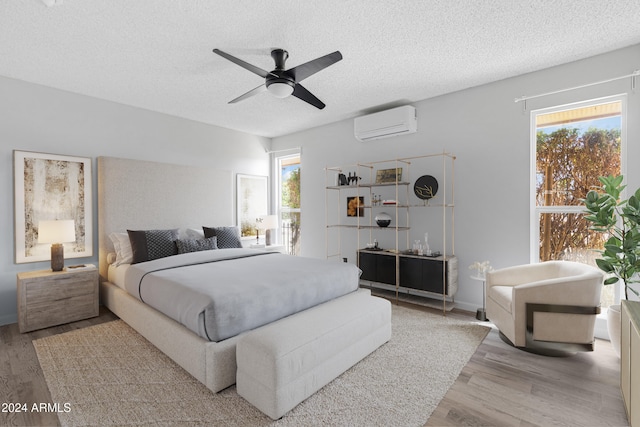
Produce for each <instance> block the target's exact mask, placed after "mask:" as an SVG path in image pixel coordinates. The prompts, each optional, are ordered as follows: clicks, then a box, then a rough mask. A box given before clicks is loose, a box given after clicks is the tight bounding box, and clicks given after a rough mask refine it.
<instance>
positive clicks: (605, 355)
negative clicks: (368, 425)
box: [0, 303, 628, 427]
mask: <svg viewBox="0 0 640 427" xmlns="http://www.w3.org/2000/svg"><path fill="white" fill-rule="evenodd" d="M400 304H402V305H405V306H409V307H412V308H417V309H420V310H425V311H432V312H435V313H441V311H440V312H438V311H437V310H431V309H429V308H425V307H416V306H413V305H408V304H405V303H400ZM448 316H452V317H457V318H460V319H465V320H470V319H473V320H475V319H474V317H473V314H472V313H468V312H463V311H459V310H454V311H453V312H452V313H449V314H448ZM114 319H117V317H116V316H115V315H114V314H112V313H111V312H110V311H109V310H107V309H105V308H103V307H101V308H100V316H99V317H96V318H93V319H88V320H83V321H80V322H75V323H71V324H68V325H62V326H56V327H53V328H49V329H43V330H40V331H34V332H31V333H27V334H20V333H19V332H18V326H17V324H12V325H6V326H0V404H1V403H26V404H27V405H28V407H29V408H31V405H32V404H33V403H43V402H44V403H46V402H51V395H50V393H49V390H48V388H47V385H46V382H45V380H44V376H43V374H42V370H41V369H40V365H39V363H38V359H37V357H36V354H35V350H34V348H33V345H32V344H31V342H32V340H34V339H37V338H41V337H45V336H50V335H55V334H59V333H63V332H67V331H71V330H74V329H79V328H84V327H87V326H91V325H95V324H99V323H103V322H108V321H111V320H114ZM619 375H620V369H619V359H618V358H617V357H616V356H615V354H614V353H613V350H612V349H611V346H610V344H609V342H608V341H598V342H597V343H596V351H594V352H592V353H580V354H577V355H576V356H573V357H570V358H549V357H543V356H537V355H533V354H529V353H525V352H523V351H520V350H516V349H514V348H511V347H509V346H508V345H506V344H505V343H503V342H502V341H501V340H500V338H499V337H498V333H497V331H496V330H493V331H492V332H490V333H489V335H488V336H487V338H486V339H485V340H484V342H483V343H482V344H481V345H480V346H479V347H478V350H477V351H476V352H475V354H474V355H473V357H472V358H471V360H470V361H469V363H468V364H467V365H466V366H465V368H464V369H463V371H462V372H461V374H460V376H459V377H458V378H457V380H456V382H455V383H454V385H453V386H452V387H451V389H450V390H449V392H448V393H447V395H446V396H445V397H444V399H443V400H442V401H441V402H440V404H439V406H438V407H437V408H436V410H435V411H434V413H433V414H432V416H431V418H430V419H429V420H428V422H427V424H426V425H427V426H463V425H466V426H522V427H531V426H550V425H554V426H559V425H566V426H605V425H609V426H628V423H627V418H626V415H625V412H624V407H623V404H622V397H621V394H620V388H619V385H618V384H619ZM427 386H428V385H427ZM0 425H3V426H13V425H16V426H22V425H27V426H57V425H59V423H58V417H57V415H56V414H55V413H48V412H31V411H28V412H25V413H21V412H13V413H6V412H5V413H2V412H0Z"/></svg>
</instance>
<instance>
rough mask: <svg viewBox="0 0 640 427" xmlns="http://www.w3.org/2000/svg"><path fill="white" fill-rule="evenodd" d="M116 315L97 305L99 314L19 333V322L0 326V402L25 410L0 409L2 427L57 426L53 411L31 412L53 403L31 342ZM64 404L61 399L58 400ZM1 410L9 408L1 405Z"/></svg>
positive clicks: (115, 317)
mask: <svg viewBox="0 0 640 427" xmlns="http://www.w3.org/2000/svg"><path fill="white" fill-rule="evenodd" d="M117 318H118V317H117V316H116V315H115V314H113V313H111V312H110V311H109V310H108V309H106V308H104V307H100V315H99V316H98V317H94V318H91V319H87V320H81V321H78V322H74V323H69V324H66V325H61V326H54V327H52V328H48V329H41V330H38V331H33V332H29V333H26V334H21V333H19V332H18V324H17V323H13V324H11V325H5V326H0V405H1V404H10V403H17V404H20V405H22V404H26V405H27V408H28V410H27V411H26V412H15V411H14V412H0V425H2V426H58V425H60V423H59V422H58V415H57V414H56V413H55V412H46V411H43V412H38V411H32V410H31V409H32V405H33V404H34V403H35V404H38V405H39V404H40V403H53V402H52V400H51V394H50V393H49V389H48V387H47V383H46V382H45V380H44V375H43V374H42V369H41V368H40V364H39V363H38V357H37V356H36V351H35V349H34V348H33V345H32V344H31V342H32V341H33V340H35V339H38V338H43V337H47V336H51V335H56V334H61V333H64V332H69V331H72V330H75V329H80V328H86V327H87V326H92V325H97V324H100V323H104V322H109V321H111V320H115V319H117ZM59 403H60V404H64V402H59ZM2 409H8V408H0V411H1V410H2Z"/></svg>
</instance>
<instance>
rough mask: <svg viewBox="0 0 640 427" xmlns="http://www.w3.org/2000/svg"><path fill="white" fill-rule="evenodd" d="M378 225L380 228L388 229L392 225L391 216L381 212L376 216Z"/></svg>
mask: <svg viewBox="0 0 640 427" xmlns="http://www.w3.org/2000/svg"><path fill="white" fill-rule="evenodd" d="M375 219H376V224H378V227H388V226H389V224H391V216H389V214H386V213H384V212H380V213H379V214H378V215H376V218H375Z"/></svg>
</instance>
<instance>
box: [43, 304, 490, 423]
mask: <svg viewBox="0 0 640 427" xmlns="http://www.w3.org/2000/svg"><path fill="white" fill-rule="evenodd" d="M392 322H393V336H392V338H391V341H389V342H388V343H387V344H385V345H383V346H382V347H380V348H379V349H378V350H376V351H375V352H373V353H372V354H371V355H370V356H368V357H367V358H365V359H364V360H362V361H361V362H360V363H358V364H356V365H355V366H353V367H352V368H351V369H349V370H348V371H347V372H345V373H344V374H342V375H341V376H340V377H338V378H337V379H335V380H334V381H333V382H331V383H329V384H328V385H327V386H325V387H324V388H323V389H321V390H320V391H319V392H317V393H316V394H314V395H313V396H311V397H310V398H309V399H307V400H306V401H304V402H302V403H301V404H300V405H298V406H297V407H295V408H294V409H293V410H292V411H290V412H289V413H288V414H286V415H285V416H284V417H283V418H281V419H280V420H278V421H272V420H271V419H270V418H268V417H267V416H266V415H264V414H262V413H261V412H260V411H258V410H257V409H255V408H254V407H253V406H251V404H249V403H248V402H247V401H245V400H244V399H243V398H242V397H240V396H239V395H238V394H237V393H236V389H235V386H232V387H229V388H227V389H225V390H223V391H221V392H220V393H217V394H214V393H212V392H211V391H210V390H208V389H207V388H206V387H205V386H203V385H202V384H201V383H199V382H198V381H197V380H195V379H194V378H193V377H191V376H190V375H189V374H188V373H186V372H185V371H184V370H183V369H182V368H180V367H179V366H178V365H176V364H175V363H174V362H173V361H172V360H171V359H169V358H168V357H167V356H165V355H164V354H163V353H161V352H160V351H159V350H157V349H156V348H155V347H154V346H153V345H152V344H150V343H149V342H148V341H146V340H145V339H144V338H143V337H142V336H140V335H139V334H138V333H136V332H135V331H134V330H133V329H131V328H130V327H129V326H128V325H127V324H126V323H124V322H123V321H121V320H116V321H112V322H108V323H104V324H100V325H96V326H92V327H88V328H84V329H79V330H76V331H72V332H67V333H64V334H60V335H55V336H51V337H47V338H41V339H38V340H35V341H34V342H33V345H34V347H35V349H36V352H37V354H38V359H39V361H40V366H42V370H43V371H44V376H45V378H46V381H47V384H48V386H49V390H50V391H51V397H52V399H53V402H54V403H56V402H57V403H59V404H60V406H61V407H64V406H63V405H64V404H65V403H69V404H70V405H69V409H70V410H69V412H60V413H59V414H58V416H59V418H60V422H61V424H62V425H63V426H84V425H167V426H174V425H207V426H218V425H219V426H267V425H276V426H310V425H336V426H365V425H367V426H374V425H380V426H382V425H384V426H392V425H398V426H403V427H404V426H421V425H423V424H424V423H425V422H426V421H427V420H428V418H429V416H430V415H431V413H432V412H433V410H434V409H435V408H436V406H437V405H438V403H439V402H440V400H441V399H442V398H443V397H444V395H445V393H446V392H447V390H448V389H449V387H450V386H451V385H452V384H453V383H454V381H455V379H456V378H457V377H458V374H459V373H460V371H461V370H462V368H463V367H464V365H466V363H467V362H468V360H469V359H470V357H471V356H472V354H473V353H474V352H475V350H476V348H477V346H478V345H479V344H480V342H481V341H482V340H483V339H484V337H485V336H486V334H487V332H488V330H489V328H487V327H484V326H480V325H478V324H474V323H472V322H462V321H460V320H456V319H453V318H451V317H443V316H441V315H435V314H431V313H425V312H422V311H418V310H413V309H410V308H405V307H400V306H395V305H394V306H393V318H392Z"/></svg>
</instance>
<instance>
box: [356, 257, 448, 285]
mask: <svg viewBox="0 0 640 427" xmlns="http://www.w3.org/2000/svg"><path fill="white" fill-rule="evenodd" d="M358 267H360V270H362V275H361V276H360V279H361V280H366V281H368V282H371V284H372V286H376V284H383V285H388V286H389V285H390V286H394V287H396V290H398V291H399V292H405V293H416V292H412V291H422V292H430V293H434V294H439V295H445V296H447V297H453V296H454V295H455V293H456V291H457V290H458V260H457V258H456V257H455V256H446V257H443V256H439V257H427V256H420V255H413V254H395V253H393V252H388V251H372V250H367V249H361V250H359V251H358Z"/></svg>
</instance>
